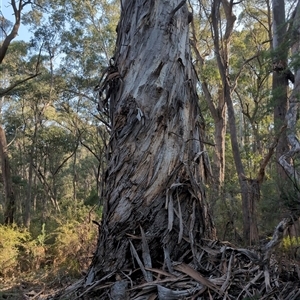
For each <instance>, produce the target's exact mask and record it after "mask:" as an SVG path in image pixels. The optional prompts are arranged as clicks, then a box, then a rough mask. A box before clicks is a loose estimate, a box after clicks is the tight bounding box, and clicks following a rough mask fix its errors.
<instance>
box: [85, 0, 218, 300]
mask: <svg viewBox="0 0 300 300" xmlns="http://www.w3.org/2000/svg"><path fill="white" fill-rule="evenodd" d="M188 23H189V21H188V9H187V5H186V1H179V0H175V1H154V0H149V1H141V0H138V1H131V0H125V1H122V10H121V18H120V22H119V25H118V28H117V31H118V38H117V46H116V53H115V57H114V61H112V60H111V65H110V67H109V68H108V69H107V74H106V78H105V80H104V82H103V83H102V84H101V85H100V91H101V92H103V91H104V90H105V89H106V92H107V93H106V97H105V99H103V98H100V109H101V107H103V105H105V104H106V102H107V100H108V97H107V95H109V102H110V103H109V104H110V114H111V128H112V130H111V139H110V154H109V165H108V170H107V174H106V175H107V177H106V204H105V207H104V212H103V220H102V224H101V229H100V236H99V241H98V247H97V251H96V253H95V256H94V259H93V263H92V265H91V267H90V270H89V273H88V275H87V278H86V285H89V284H90V283H92V282H94V281H96V280H98V279H100V278H102V277H103V276H105V275H108V274H110V275H111V274H115V275H118V278H125V277H124V273H122V272H121V271H122V270H128V269H132V268H133V259H132V257H135V259H137V257H140V259H141V261H142V264H143V265H145V267H159V266H162V265H161V264H165V266H168V268H171V263H172V262H173V261H178V260H180V259H181V257H184V253H185V252H186V251H188V250H192V251H194V250H195V244H196V242H197V243H199V242H200V240H201V238H213V237H214V236H215V231H214V226H213V223H212V220H211V217H210V214H209V212H208V207H207V204H206V201H205V191H204V187H203V181H204V180H205V174H206V170H207V168H208V167H209V166H208V165H207V164H206V161H207V158H206V152H205V149H204V146H203V144H202V140H201V128H200V122H199V108H198V97H197V94H196V76H195V74H194V70H193V67H192V64H191V55H190V48H189V25H188ZM100 94H102V93H100ZM181 260H182V259H181ZM137 264H138V265H140V263H139V262H138V260H137ZM144 271H145V270H144ZM145 272H146V271H145ZM146 275H147V272H146ZM146 280H148V281H151V276H149V277H147V276H146ZM124 299H125V298H124Z"/></svg>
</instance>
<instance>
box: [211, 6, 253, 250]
mask: <svg viewBox="0 0 300 300" xmlns="http://www.w3.org/2000/svg"><path fill="white" fill-rule="evenodd" d="M221 3H222V5H223V8H224V11H225V14H226V21H227V23H226V31H225V34H224V38H223V40H222V39H220V34H219V28H220V22H221V19H220V5H221ZM232 5H233V3H232V2H230V3H229V2H228V1H226V0H214V1H213V3H212V16H213V18H212V30H213V37H214V48H215V54H216V59H217V63H218V68H219V73H220V76H221V79H222V86H223V97H224V99H225V102H226V104H227V112H228V127H229V131H230V141H231V147H232V152H233V159H234V163H235V168H236V172H237V175H238V178H239V184H240V189H241V196H242V213H243V238H244V241H245V242H246V243H250V244H251V243H253V242H257V241H258V229H257V222H256V208H255V206H256V199H257V198H256V197H255V198H253V196H254V195H255V194H256V190H257V189H256V188H255V190H253V188H254V186H253V184H249V181H248V180H246V177H245V171H244V166H243V162H242V159H241V154H240V149H239V143H238V134H237V128H236V118H235V111H234V107H233V101H232V97H231V94H232V90H231V84H230V82H229V78H230V76H229V69H228V67H229V53H228V48H229V41H230V36H231V33H232V30H233V25H234V22H235V20H236V18H235V16H234V14H233V11H232V8H233V7H232Z"/></svg>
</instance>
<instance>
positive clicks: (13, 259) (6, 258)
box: [0, 225, 29, 277]
mask: <svg viewBox="0 0 300 300" xmlns="http://www.w3.org/2000/svg"><path fill="white" fill-rule="evenodd" d="M28 240H29V235H28V232H26V231H24V232H22V231H20V230H18V229H17V228H16V227H6V226H3V225H0V274H1V276H4V277H5V276H8V275H10V276H12V275H14V273H16V272H17V271H18V267H19V266H18V256H19V249H20V247H21V246H22V245H23V244H24V243H26V242H28Z"/></svg>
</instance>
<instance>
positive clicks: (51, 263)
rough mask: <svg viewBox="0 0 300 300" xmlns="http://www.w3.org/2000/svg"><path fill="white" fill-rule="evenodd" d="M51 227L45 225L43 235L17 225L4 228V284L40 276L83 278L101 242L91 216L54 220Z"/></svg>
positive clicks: (0, 252) (0, 266)
mask: <svg viewBox="0 0 300 300" xmlns="http://www.w3.org/2000/svg"><path fill="white" fill-rule="evenodd" d="M49 222H50V221H49ZM50 223H51V224H52V225H51V226H48V227H49V228H50V229H49V230H48V229H47V223H43V224H42V225H41V226H40V229H39V234H36V233H37V231H38V230H37V228H33V230H30V231H29V230H26V229H24V228H19V227H17V226H16V225H13V226H5V225H0V279H2V280H0V281H8V280H11V279H13V278H21V277H22V278H24V277H25V278H26V276H27V277H28V278H29V277H30V276H32V275H33V274H37V273H40V274H41V273H43V274H47V276H49V277H52V278H59V277H63V276H64V275H65V274H68V276H71V277H73V278H74V277H75V278H76V277H79V276H81V275H82V272H83V271H85V270H86V269H87V268H88V266H89V264H90V262H91V258H92V255H93V252H94V251H95V247H96V242H97V234H98V228H97V226H95V224H93V223H92V222H91V216H90V215H86V217H85V218H80V219H77V220H72V219H67V220H66V219H60V218H58V217H56V218H54V217H53V218H52V220H51V222H50ZM53 224H55V226H54V225H53Z"/></svg>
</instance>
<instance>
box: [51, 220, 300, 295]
mask: <svg viewBox="0 0 300 300" xmlns="http://www.w3.org/2000/svg"><path fill="white" fill-rule="evenodd" d="M291 224H292V219H290V218H287V219H284V220H283V221H282V222H280V223H279V224H278V226H277V227H276V229H275V231H274V235H273V238H272V239H271V240H270V241H269V242H268V243H267V244H266V245H265V246H263V247H262V248H261V249H251V250H249V249H243V248H237V247H235V246H234V245H232V244H230V243H228V242H220V241H212V240H208V239H206V240H205V239H204V240H202V241H201V244H200V243H199V244H198V245H196V249H197V250H196V252H194V253H192V251H191V250H190V251H187V252H186V253H185V257H184V258H183V260H182V261H179V262H172V263H171V266H166V265H164V264H162V265H161V266H160V267H159V268H155V269H154V268H146V267H145V266H144V263H143V258H142V257H138V256H137V255H133V257H132V264H133V265H135V266H136V268H135V269H132V270H123V271H121V272H120V274H110V275H107V276H105V277H103V278H101V279H99V280H97V281H95V282H93V283H92V284H91V285H88V286H86V279H82V280H80V281H78V282H76V283H75V284H73V285H72V286H70V287H68V288H67V289H65V290H64V291H63V292H60V293H59V294H57V295H56V296H55V297H54V298H48V299H49V300H50V299H51V300H54V299H72V300H74V299H89V300H90V299H103V300H104V299H113V300H118V299H120V300H121V299H122V300H124V299H131V300H142V299H161V300H175V299H286V300H287V299H289V300H290V299H300V267H299V266H298V265H297V264H295V263H293V262H291V261H288V260H287V259H283V258H282V255H280V254H279V255H277V257H275V256H274V250H275V249H276V248H277V247H278V245H279V244H280V242H281V241H282V239H283V236H284V234H283V233H284V232H285V231H286V229H287V228H288V227H289V226H290V225H291ZM271 253H273V255H272V256H271V255H270V254H271ZM195 256H196V257H195ZM183 261H185V262H183ZM187 261H189V262H187ZM170 269H171V270H170ZM121 276H122V278H123V279H121ZM124 278H126V279H124ZM149 278H151V280H150V279H149ZM198 297H199V298H198Z"/></svg>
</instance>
